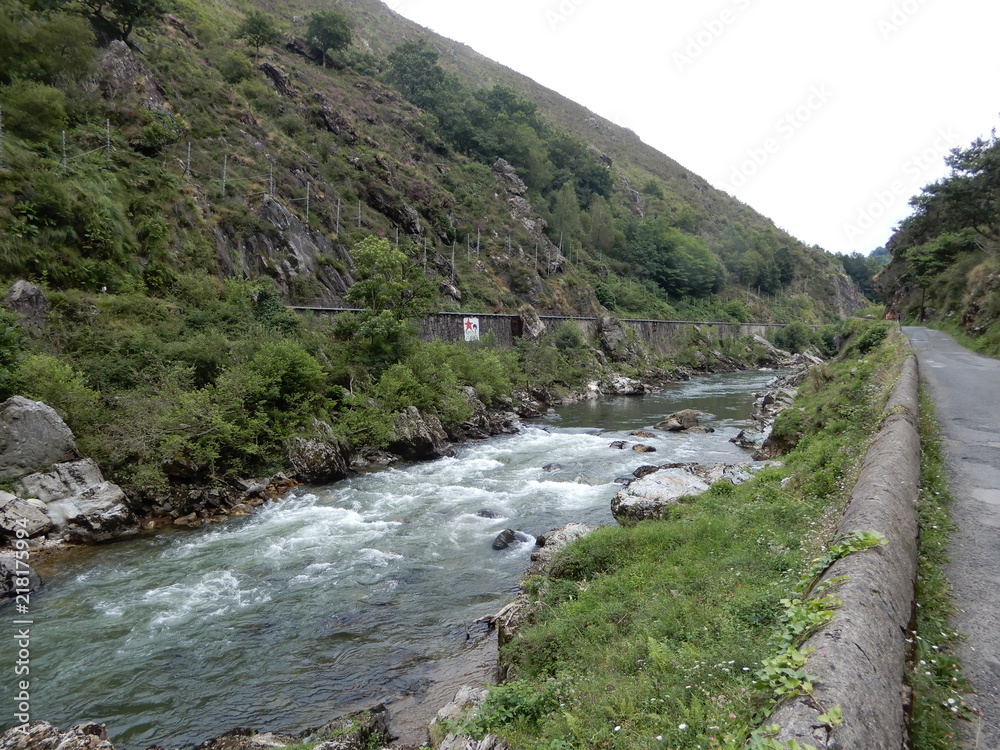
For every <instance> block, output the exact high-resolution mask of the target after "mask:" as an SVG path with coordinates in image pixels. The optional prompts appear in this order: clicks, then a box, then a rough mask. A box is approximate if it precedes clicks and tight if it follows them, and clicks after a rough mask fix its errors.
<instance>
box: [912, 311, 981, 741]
mask: <svg viewBox="0 0 1000 750" xmlns="http://www.w3.org/2000/svg"><path fill="white" fill-rule="evenodd" d="M903 333H905V334H906V335H907V336H908V337H909V339H910V343H911V344H912V345H913V348H914V350H915V351H916V353H917V361H918V363H919V366H920V380H921V382H922V383H923V384H924V385H925V386H926V387H927V389H928V390H929V392H930V395H931V398H932V400H933V401H934V407H935V410H936V412H937V418H938V422H939V424H940V425H941V437H942V440H943V447H944V452H945V462H946V466H947V470H948V474H949V480H950V488H951V490H952V494H953V495H954V497H955V501H956V502H955V506H954V508H953V511H952V518H953V520H954V521H955V523H956V524H957V525H958V530H957V531H956V532H955V533H954V534H953V536H952V540H951V550H950V552H951V559H952V561H951V564H950V566H949V569H948V576H949V578H950V581H951V592H952V598H953V600H954V602H955V606H956V610H957V616H956V620H955V627H956V628H957V629H958V630H959V631H960V632H961V633H963V634H964V635H965V642H964V644H963V645H962V648H961V650H960V653H959V655H960V656H961V658H962V661H963V663H964V666H965V673H966V676H967V677H968V678H969V681H970V682H971V683H972V686H973V687H974V688H975V690H976V695H975V696H974V698H973V701H974V704H975V705H976V707H977V708H979V710H980V711H982V713H983V717H982V720H981V721H978V722H973V723H972V724H971V725H970V726H969V727H968V728H967V729H968V736H967V738H966V740H967V741H966V747H969V748H977V750H979V749H983V750H1000V360H995V359H990V358H989V357H983V356H981V355H979V354H975V353H973V352H970V351H969V350H968V349H964V348H963V347H961V346H959V345H958V344H956V343H955V341H954V340H953V339H952V338H951V337H950V336H948V335H946V334H944V333H941V332H940V331H934V330H931V329H929V328H916V327H904V328H903Z"/></svg>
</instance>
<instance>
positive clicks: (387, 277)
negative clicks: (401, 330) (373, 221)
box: [347, 237, 437, 320]
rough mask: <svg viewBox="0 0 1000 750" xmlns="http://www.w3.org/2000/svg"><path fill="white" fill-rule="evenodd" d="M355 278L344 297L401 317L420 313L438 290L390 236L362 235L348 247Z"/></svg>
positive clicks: (368, 308)
mask: <svg viewBox="0 0 1000 750" xmlns="http://www.w3.org/2000/svg"><path fill="white" fill-rule="evenodd" d="M351 260H352V264H351V266H352V267H351V273H352V275H353V276H354V278H355V279H356V281H355V282H354V286H352V287H351V288H350V289H349V290H348V292H347V300H348V301H349V302H354V303H356V304H361V305H363V306H364V307H365V309H366V310H370V311H372V312H375V313H380V312H383V311H386V310H388V311H390V312H391V313H392V314H393V316H394V317H396V318H398V319H400V320H402V319H404V318H413V317H417V316H419V315H423V314H424V313H425V312H426V310H427V305H428V304H429V303H430V302H431V300H433V299H435V297H436V296H437V292H436V290H435V289H434V287H433V286H432V285H431V283H430V282H429V281H428V280H427V278H426V277H425V276H424V274H423V271H422V270H421V269H420V268H419V267H418V266H416V265H415V264H413V263H410V259H409V258H408V257H407V256H406V253H404V252H403V251H402V250H400V249H399V248H396V247H393V246H392V245H390V244H389V240H387V239H382V238H378V237H365V239H363V240H361V242H359V243H358V244H357V245H355V246H354V249H353V250H351Z"/></svg>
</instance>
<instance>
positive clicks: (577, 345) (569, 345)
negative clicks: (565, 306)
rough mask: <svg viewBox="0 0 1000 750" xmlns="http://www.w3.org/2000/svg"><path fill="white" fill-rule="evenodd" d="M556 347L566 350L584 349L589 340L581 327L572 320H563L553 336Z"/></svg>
mask: <svg viewBox="0 0 1000 750" xmlns="http://www.w3.org/2000/svg"><path fill="white" fill-rule="evenodd" d="M553 342H554V343H555V346H556V349H558V350H559V351H561V352H565V351H568V350H572V349H583V348H584V347H585V346H586V345H587V342H586V340H585V339H584V338H583V333H581V332H580V327H579V326H578V325H576V323H573V322H572V321H569V320H566V321H563V322H562V323H561V324H560V325H559V327H558V328H557V329H556V332H555V334H554V336H553Z"/></svg>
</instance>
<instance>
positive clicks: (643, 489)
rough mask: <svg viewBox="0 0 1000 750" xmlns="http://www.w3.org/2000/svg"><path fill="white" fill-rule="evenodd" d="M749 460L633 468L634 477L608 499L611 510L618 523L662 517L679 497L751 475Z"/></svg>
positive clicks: (753, 467) (750, 477)
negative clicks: (715, 483) (747, 461)
mask: <svg viewBox="0 0 1000 750" xmlns="http://www.w3.org/2000/svg"><path fill="white" fill-rule="evenodd" d="M756 468H758V467H755V466H754V465H752V464H715V465H714V466H706V465H704V464H690V463H689V464H664V465H663V466H661V467H659V468H652V467H648V466H642V467H639V469H636V472H635V476H636V479H634V480H632V481H630V482H629V483H628V484H627V485H626V486H624V487H622V489H620V490H619V491H618V494H616V495H615V496H614V498H613V499H612V500H611V513H612V515H614V517H615V520H616V521H618V523H621V524H633V523H638V522H639V521H647V520H651V519H657V518H663V516H664V513H665V511H666V510H667V509H668V508H669V507H670V506H671V505H673V504H675V503H677V502H678V501H679V500H680V499H681V498H682V497H688V496H692V495H700V494H701V493H702V492H705V491H706V490H707V489H708V488H709V487H710V486H711V485H712V484H713V483H714V482H718V481H720V480H722V479H727V480H729V481H730V482H732V483H733V484H734V485H737V484H743V482H747V481H749V480H750V479H752V478H753V472H754V470H755V469H756Z"/></svg>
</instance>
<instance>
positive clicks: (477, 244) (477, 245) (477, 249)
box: [476, 229, 479, 258]
mask: <svg viewBox="0 0 1000 750" xmlns="http://www.w3.org/2000/svg"><path fill="white" fill-rule="evenodd" d="M476 257H477V258H478V257H479V229H476Z"/></svg>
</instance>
